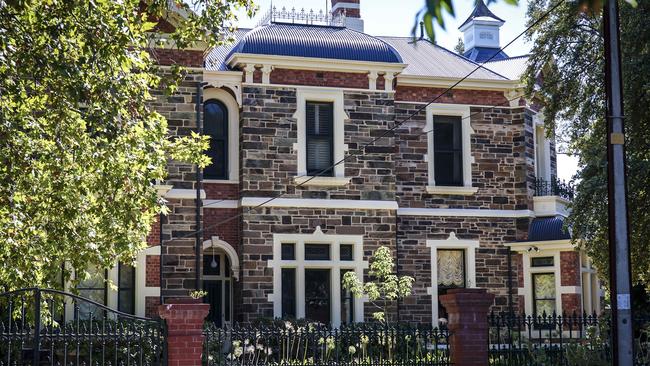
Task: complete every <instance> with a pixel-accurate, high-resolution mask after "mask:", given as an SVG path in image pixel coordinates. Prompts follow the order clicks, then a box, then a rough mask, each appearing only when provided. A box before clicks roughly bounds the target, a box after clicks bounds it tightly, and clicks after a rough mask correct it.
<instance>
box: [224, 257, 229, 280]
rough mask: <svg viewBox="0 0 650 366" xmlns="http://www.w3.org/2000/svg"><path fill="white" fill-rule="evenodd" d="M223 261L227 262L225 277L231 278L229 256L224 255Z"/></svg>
mask: <svg viewBox="0 0 650 366" xmlns="http://www.w3.org/2000/svg"><path fill="white" fill-rule="evenodd" d="M223 261H224V262H226V268H225V269H224V276H226V277H230V272H231V269H230V258H228V256H227V255H224V256H223Z"/></svg>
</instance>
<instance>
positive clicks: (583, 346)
mask: <svg viewBox="0 0 650 366" xmlns="http://www.w3.org/2000/svg"><path fill="white" fill-rule="evenodd" d="M488 324H489V335H488V339H489V341H488V352H489V360H490V365H609V364H610V363H611V347H610V346H611V342H610V331H609V330H610V319H609V318H608V317H598V316H597V315H595V314H594V315H587V314H582V315H577V314H573V315H561V316H560V315H555V314H553V315H546V314H544V315H541V316H530V315H512V314H509V313H499V314H496V313H492V314H490V316H489V317H488ZM635 335H636V338H635V365H636V366H649V365H650V319H648V318H636V319H635Z"/></svg>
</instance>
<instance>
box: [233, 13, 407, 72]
mask: <svg viewBox="0 0 650 366" xmlns="http://www.w3.org/2000/svg"><path fill="white" fill-rule="evenodd" d="M233 53H248V54H257V55H275V56H297V57H315V58H326V59H337V60H351V61H367V62H394V63H401V62H402V58H401V57H400V55H399V53H397V51H395V49H394V48H393V47H391V46H390V45H389V44H388V43H386V42H384V41H382V40H381V39H379V38H376V37H373V36H370V35H367V34H365V33H361V32H357V31H354V30H352V29H348V28H343V27H328V26H317V25H304V24H285V23H271V24H267V25H263V26H261V27H258V28H255V29H253V30H252V31H250V32H248V33H247V34H246V35H244V36H243V37H242V38H241V40H240V41H239V42H238V43H237V44H236V46H235V47H234V48H233V49H232V50H231V51H230V54H233Z"/></svg>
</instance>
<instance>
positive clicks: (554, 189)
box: [535, 177, 574, 201]
mask: <svg viewBox="0 0 650 366" xmlns="http://www.w3.org/2000/svg"><path fill="white" fill-rule="evenodd" d="M573 192H574V189H573V186H572V185H571V184H569V183H567V182H565V181H563V180H559V179H557V178H556V177H551V180H550V181H547V180H544V179H541V178H537V179H536V180H535V196H560V197H562V198H564V199H565V200H569V201H571V200H573Z"/></svg>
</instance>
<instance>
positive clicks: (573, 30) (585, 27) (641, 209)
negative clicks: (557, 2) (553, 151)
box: [527, 0, 650, 285]
mask: <svg viewBox="0 0 650 366" xmlns="http://www.w3.org/2000/svg"><path fill="white" fill-rule="evenodd" d="M551 2H552V1H549V0H532V1H531V2H530V3H529V9H528V18H529V22H530V21H532V19H536V18H537V17H538V16H539V14H541V13H543V12H545V11H546V10H547V9H548V8H549V6H550V3H551ZM581 10H582V8H581V7H580V5H579V4H577V3H574V2H565V3H564V4H562V5H561V6H560V7H559V8H558V9H557V11H555V12H554V13H553V14H551V15H550V16H549V18H548V20H547V21H546V22H544V23H542V24H541V25H540V26H539V27H537V28H535V29H534V30H533V31H532V32H530V33H529V34H528V37H529V39H532V40H533V41H534V46H533V49H532V52H531V54H532V56H531V59H530V64H529V66H528V70H527V80H528V92H529V93H530V94H531V95H533V96H534V97H535V98H538V99H539V100H540V102H541V104H542V105H544V106H545V108H544V115H545V120H546V123H547V124H548V125H549V130H550V131H553V130H555V131H556V132H557V133H558V135H559V136H560V137H561V138H562V139H564V140H567V141H568V142H569V143H568V149H569V152H571V153H573V154H575V155H577V156H578V157H579V164H580V170H579V172H578V174H577V175H576V176H575V179H576V181H577V195H576V198H575V200H574V202H573V210H572V214H571V216H570V220H569V221H570V224H571V226H572V229H573V237H574V238H575V239H574V240H576V241H577V242H578V243H579V244H580V245H582V246H583V247H584V248H585V249H586V250H587V252H588V254H589V256H590V257H591V258H593V259H594V262H595V264H596V265H597V267H598V269H599V271H600V274H601V276H602V277H601V278H607V271H608V261H609V250H608V222H607V151H606V146H607V145H606V143H605V139H606V122H605V113H606V112H605V109H606V104H605V75H604V63H605V56H604V45H603V35H602V16H601V14H600V13H594V12H583V11H581ZM648 12H650V1H648V0H642V1H640V2H639V3H638V6H637V8H633V7H632V6H629V5H627V4H622V6H621V16H620V20H621V51H622V68H623V85H624V102H625V115H626V119H625V123H626V126H625V128H626V129H625V132H626V148H627V152H626V157H627V170H628V209H629V215H628V217H629V219H630V223H629V225H630V244H631V254H632V272H633V280H634V281H635V282H637V283H644V284H646V285H647V284H648V280H650V256H648V254H647V253H648V251H650V241H649V239H648V238H650V148H649V147H650V92H649V90H650V89H649V88H648V85H650V50H649V49H648V44H650V27H648V26H647V14H648ZM539 70H542V76H541V78H540V77H539V73H538V71H539ZM540 80H541V81H542V82H541V83H537V81H540ZM556 121H560V122H556Z"/></svg>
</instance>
